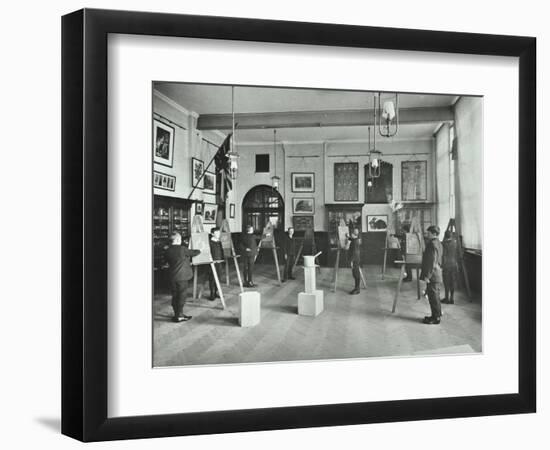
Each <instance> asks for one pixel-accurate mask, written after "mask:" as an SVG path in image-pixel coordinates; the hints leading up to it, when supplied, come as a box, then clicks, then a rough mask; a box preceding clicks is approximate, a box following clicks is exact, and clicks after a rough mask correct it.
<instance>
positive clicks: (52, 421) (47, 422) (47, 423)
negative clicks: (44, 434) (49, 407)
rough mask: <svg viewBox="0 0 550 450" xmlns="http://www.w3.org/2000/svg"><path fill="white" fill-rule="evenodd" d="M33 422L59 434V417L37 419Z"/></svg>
mask: <svg viewBox="0 0 550 450" xmlns="http://www.w3.org/2000/svg"><path fill="white" fill-rule="evenodd" d="M34 420H35V422H37V423H39V424H40V425H42V426H44V427H45V428H48V429H50V430H51V431H55V432H56V433H60V432H61V419H60V418H59V417H37V418H35V419H34Z"/></svg>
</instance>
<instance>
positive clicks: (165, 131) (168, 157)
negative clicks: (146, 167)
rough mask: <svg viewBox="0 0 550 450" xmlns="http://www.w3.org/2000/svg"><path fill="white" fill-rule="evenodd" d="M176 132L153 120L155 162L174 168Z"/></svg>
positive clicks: (168, 126)
mask: <svg viewBox="0 0 550 450" xmlns="http://www.w3.org/2000/svg"><path fill="white" fill-rule="evenodd" d="M174 135H175V130H174V128H173V127H171V126H170V125H166V124H165V123H163V122H161V121H160V120H156V119H153V161H154V162H155V164H161V165H163V166H168V167H172V165H173V161H174Z"/></svg>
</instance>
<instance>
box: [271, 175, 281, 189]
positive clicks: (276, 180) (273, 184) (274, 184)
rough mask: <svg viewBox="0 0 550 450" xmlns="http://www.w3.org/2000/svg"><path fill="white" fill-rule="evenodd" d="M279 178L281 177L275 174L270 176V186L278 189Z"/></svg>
mask: <svg viewBox="0 0 550 450" xmlns="http://www.w3.org/2000/svg"><path fill="white" fill-rule="evenodd" d="M280 179H281V178H280V177H278V176H277V175H275V176H272V177H271V187H273V189H275V190H278V189H279V181H280Z"/></svg>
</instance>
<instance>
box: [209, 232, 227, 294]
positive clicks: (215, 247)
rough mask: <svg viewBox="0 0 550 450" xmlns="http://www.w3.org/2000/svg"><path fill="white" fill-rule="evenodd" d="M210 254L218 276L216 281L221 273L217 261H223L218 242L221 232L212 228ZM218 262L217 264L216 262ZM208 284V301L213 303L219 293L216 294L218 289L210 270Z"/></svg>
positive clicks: (219, 264)
mask: <svg viewBox="0 0 550 450" xmlns="http://www.w3.org/2000/svg"><path fill="white" fill-rule="evenodd" d="M210 234H211V237H210V254H211V255H212V259H213V260H214V269H215V270H216V274H217V275H218V281H219V280H220V279H221V278H220V273H221V270H220V269H221V265H222V263H221V262H219V261H223V260H224V259H223V258H224V257H223V246H222V241H221V240H220V235H221V231H220V229H219V228H218V227H214V228H212V230H210ZM216 261H218V262H216ZM208 282H209V285H210V298H209V300H210V301H214V300H215V299H216V298H220V293H219V292H218V288H217V286H216V280H215V279H214V273H213V272H212V270H210V272H208Z"/></svg>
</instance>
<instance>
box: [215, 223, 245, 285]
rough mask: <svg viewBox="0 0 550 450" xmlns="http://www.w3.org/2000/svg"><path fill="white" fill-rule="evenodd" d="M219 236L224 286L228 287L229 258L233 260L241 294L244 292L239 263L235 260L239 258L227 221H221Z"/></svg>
mask: <svg viewBox="0 0 550 450" xmlns="http://www.w3.org/2000/svg"><path fill="white" fill-rule="evenodd" d="M220 231H221V236H222V246H223V250H224V254H223V256H224V259H225V284H226V285H227V286H229V258H231V259H233V263H234V264H235V270H236V271H237V279H238V280H239V286H240V288H241V292H244V289H243V280H242V278H241V271H240V269H239V263H238V262H237V258H238V257H239V256H238V255H237V253H236V252H235V246H234V245H233V239H232V238H231V228H230V227H229V222H228V221H227V219H223V221H222V224H221V226H220Z"/></svg>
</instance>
